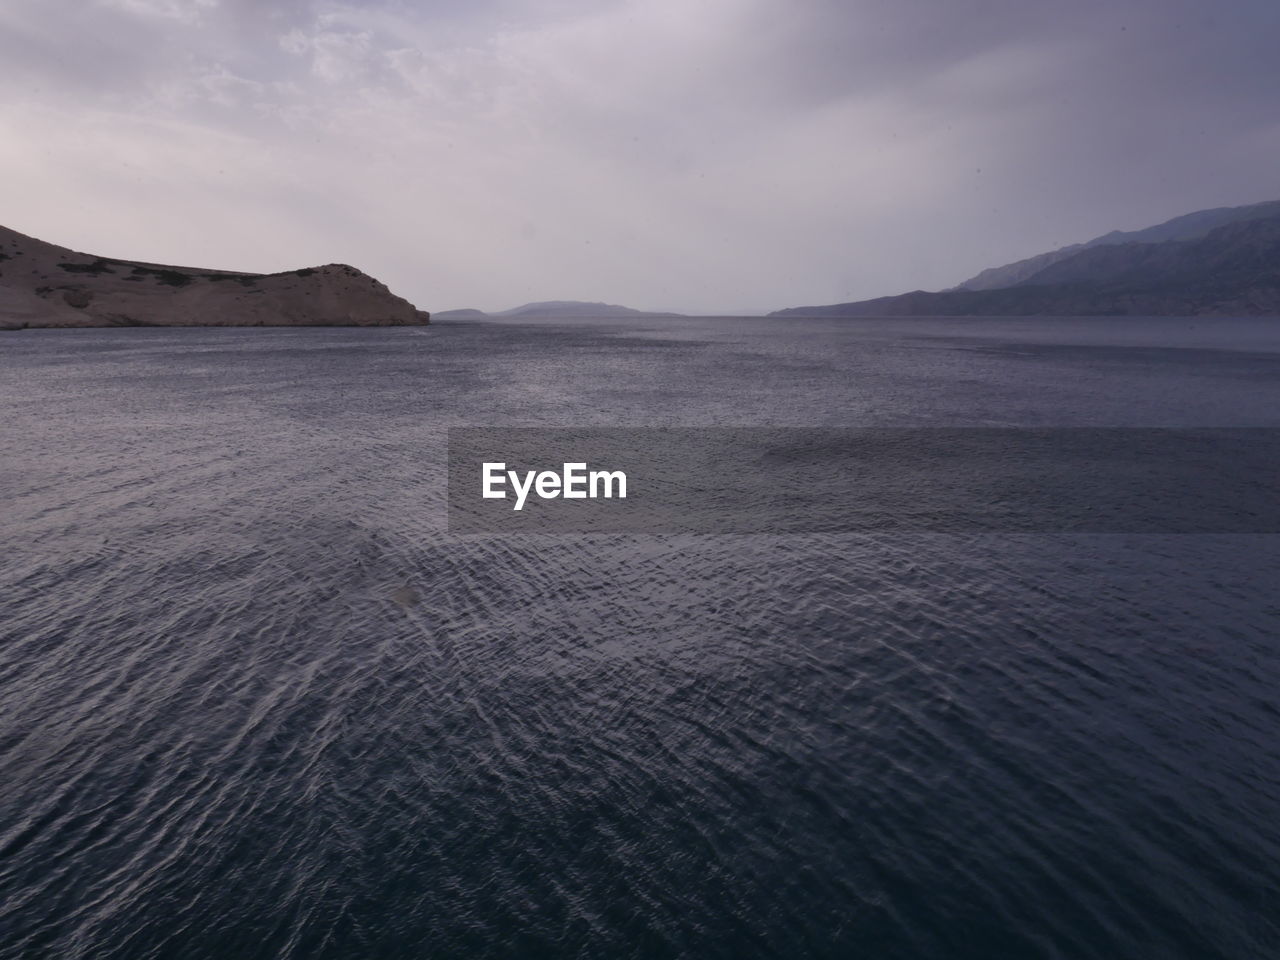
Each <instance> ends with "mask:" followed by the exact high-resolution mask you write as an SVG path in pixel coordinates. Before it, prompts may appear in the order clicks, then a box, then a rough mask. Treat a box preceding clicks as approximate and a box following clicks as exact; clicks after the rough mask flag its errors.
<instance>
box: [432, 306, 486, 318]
mask: <svg viewBox="0 0 1280 960" xmlns="http://www.w3.org/2000/svg"><path fill="white" fill-rule="evenodd" d="M434 316H435V318H436V319H437V320H475V319H478V318H480V317H487V316H488V314H487V313H485V312H484V311H483V310H474V309H472V308H470V307H464V308H463V309H461V310H437V311H436V312H435V314H434Z"/></svg>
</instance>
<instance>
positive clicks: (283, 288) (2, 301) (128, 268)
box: [0, 227, 429, 328]
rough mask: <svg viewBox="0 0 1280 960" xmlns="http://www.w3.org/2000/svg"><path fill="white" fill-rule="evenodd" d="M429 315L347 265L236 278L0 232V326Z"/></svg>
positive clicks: (385, 320) (369, 321)
mask: <svg viewBox="0 0 1280 960" xmlns="http://www.w3.org/2000/svg"><path fill="white" fill-rule="evenodd" d="M428 319H429V314H428V313H426V311H423V310H418V309H417V308H416V307H414V305H413V304H411V303H410V302H409V301H407V300H405V299H404V298H402V297H398V296H396V295H395V294H393V293H392V292H391V291H390V290H389V289H387V287H386V285H385V284H382V283H379V282H378V281H377V280H375V279H374V278H373V277H371V276H369V275H368V274H366V273H363V272H361V271H360V270H357V269H356V268H355V267H352V266H348V265H347V264H343V263H330V264H326V265H324V266H320V267H306V268H304V269H301V270H291V271H286V272H284V273H269V274H259V273H232V272H228V271H224V270H202V269H199V268H195V267H173V266H164V265H160V264H150V263H139V262H135V261H128V260H115V259H111V258H108V257H96V256H92V255H90V254H84V253H77V252H75V251H73V250H68V249H67V248H65V247H59V246H56V245H54V244H51V243H45V242H43V241H41V240H36V239H34V238H32V237H28V236H25V235H23V234H21V233H17V232H16V231H13V230H8V229H6V228H3V227H0V326H6V327H11V328H12V327H23V326H28V327H104V326H153V325H155V326H404V325H410V324H423V323H426V322H428Z"/></svg>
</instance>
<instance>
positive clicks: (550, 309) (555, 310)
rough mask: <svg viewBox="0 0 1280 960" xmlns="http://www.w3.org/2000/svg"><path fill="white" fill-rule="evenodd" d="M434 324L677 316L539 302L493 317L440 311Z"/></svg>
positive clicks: (584, 303) (606, 306) (575, 302)
mask: <svg viewBox="0 0 1280 960" xmlns="http://www.w3.org/2000/svg"><path fill="white" fill-rule="evenodd" d="M435 316H436V319H437V320H478V319H480V318H482V317H524V318H528V319H534V318H542V317H545V318H549V319H555V318H557V317H586V318H590V319H609V318H612V317H679V316H683V314H679V313H661V312H659V311H655V310H633V309H632V308H631V307H620V306H618V305H617V304H615V303H589V302H587V301H585V300H542V301H539V302H538V303H526V304H523V305H522V306H519V307H512V308H511V309H510V310H501V311H499V312H497V313H485V312H484V311H483V310H474V309H470V308H468V309H464V310H441V311H439V312H438V313H436V315H435Z"/></svg>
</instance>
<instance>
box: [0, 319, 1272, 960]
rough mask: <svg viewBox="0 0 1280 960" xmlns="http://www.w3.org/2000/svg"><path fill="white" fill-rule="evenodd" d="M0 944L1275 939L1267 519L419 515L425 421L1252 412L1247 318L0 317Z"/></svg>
mask: <svg viewBox="0 0 1280 960" xmlns="http://www.w3.org/2000/svg"><path fill="white" fill-rule="evenodd" d="M0 398H3V407H2V409H3V422H2V423H0V440H2V449H3V459H2V460H0V503H2V513H0V533H2V534H3V545H4V548H5V549H4V553H3V555H0V957H3V958H6V960H8V958H19V957H23V958H25V957H46V956H47V957H70V958H76V957H83V958H129V960H142V958H151V957H165V958H168V957H181V958H184V960H198V958H212V957H218V958H234V960H250V958H259V957H262V958H265V957H321V958H378V957H405V958H417V957H522V958H523V957H610V958H612V957H675V956H687V957H787V958H794V957H868V958H877V960H879V958H935V957H936V958H974V960H978V958H982V960H990V958H1024V957H1025V958H1072V960H1074V958H1105V960H1117V958H1160V960H1166V958H1168V960H1175V958H1232V960H1236V958H1239V960H1244V958H1264V957H1271V956H1278V955H1280V706H1278V702H1280V696H1278V694H1277V691H1278V690H1280V601H1278V600H1277V596H1278V595H1280V592H1278V591H1277V590H1276V587H1277V581H1278V578H1277V563H1278V562H1280V543H1278V542H1277V541H1278V540H1280V538H1278V537H1275V536H1271V537H1268V536H1249V535H1235V536H1150V535H1145V536H1144V535H1125V536H1119V535H1112V536H1107V535H1087V536H1086V535H1074V536H1071V535H996V534H982V535H976V534H975V535H950V536H947V535H911V536H903V535H887V534H882V535H873V534H868V535H860V536H858V535H838V536H837V535H822V536H814V535H811V536H786V537H766V536H748V537H730V536H706V537H694V536H664V537H605V536H596V537H564V538H534V537H527V538H472V539H459V538H456V537H454V538H451V537H450V536H448V535H447V534H445V533H444V532H443V518H444V488H443V476H442V471H443V430H444V428H445V427H447V426H449V425H465V424H474V425H498V424H510V425H538V424H547V425H552V424H565V425H576V424H596V425H621V424H631V425H668V424H669V425H718V424H721V425H757V424H759V425H765V424H768V425H806V426H876V425H885V426H924V425H927V426H944V425H956V426H959V425H997V426H999V425H1010V426H1039V425H1055V426H1056V425H1062V426H1065V425H1073V426H1117V425H1126V426H1280V324H1276V323H1271V322H1265V321H1261V322H1260V321H1251V322H1228V321H1221V322H1214V321H1200V322H1198V323H1192V322H1182V321H1089V322H1068V321H1037V322H1019V321H993V322H977V321H950V322H928V321H901V322H898V323H896V324H884V323H877V322H862V321H858V322H851V323H839V322H831V321H814V322H807V321H795V322H788V323H786V324H785V325H784V324H781V323H779V322H777V321H764V320H753V321H740V322H733V321H718V322H717V321H665V320H664V321H644V322H641V323H636V324H634V325H630V326H618V325H611V326H593V325H591V324H588V323H573V324H564V325H557V324H545V325H537V326H514V325H496V324H494V325H474V326H461V325H459V326H448V327H446V326H439V327H434V328H430V329H426V330H408V329H404V330H397V329H379V330H115V331H92V330H89V331H32V332H23V333H15V334H4V335H3V340H0Z"/></svg>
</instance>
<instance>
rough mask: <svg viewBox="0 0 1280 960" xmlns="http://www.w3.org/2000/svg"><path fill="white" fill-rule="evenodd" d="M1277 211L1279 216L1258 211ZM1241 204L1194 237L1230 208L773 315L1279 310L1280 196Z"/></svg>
mask: <svg viewBox="0 0 1280 960" xmlns="http://www.w3.org/2000/svg"><path fill="white" fill-rule="evenodd" d="M1268 210H1271V211H1272V212H1273V215H1272V216H1270V217H1265V218H1263V217H1260V216H1258V215H1256V214H1257V213H1258V212H1262V213H1265V212H1267V211H1268ZM1241 211H1250V212H1249V213H1248V214H1246V215H1243V216H1235V217H1234V219H1228V220H1227V222H1226V223H1225V224H1222V225H1218V226H1215V227H1210V228H1209V229H1207V230H1206V231H1205V232H1204V233H1203V234H1200V235H1198V236H1196V237H1195V238H1194V239H1174V238H1177V237H1180V236H1182V235H1183V234H1185V233H1188V232H1196V231H1199V230H1201V229H1202V228H1203V227H1204V225H1205V224H1206V223H1211V222H1215V221H1221V220H1222V219H1223V218H1224V217H1226V215H1227V213H1228V212H1229V211H1223V210H1208V211H1202V212H1201V213H1199V214H1191V215H1189V216H1187V217H1179V218H1178V219H1177V220H1171V221H1169V222H1168V223H1165V224H1160V225H1159V226H1157V227H1152V228H1150V230H1143V231H1135V232H1134V233H1132V234H1127V235H1121V236H1146V237H1149V238H1151V237H1154V238H1157V239H1156V240H1155V241H1154V242H1121V243H1111V242H1107V243H1093V244H1091V245H1084V244H1082V245H1080V246H1079V247H1077V248H1075V249H1073V250H1072V251H1071V252H1069V253H1068V254H1067V255H1066V256H1064V257H1059V258H1056V259H1045V258H1041V259H1039V260H1038V262H1036V263H1035V264H1034V266H1035V267H1036V269H1030V268H1029V267H1028V266H1026V265H1029V264H1032V261H1021V262H1020V263H1021V264H1022V265H1023V266H1022V267H1021V268H1020V269H1019V271H1016V273H1017V275H1018V279H1016V280H1014V281H1012V282H1011V283H1010V285H1008V286H1004V287H1000V288H994V289H953V290H944V291H942V292H940V293H928V292H925V291H923V290H917V291H915V292H913V293H906V294H902V295H900V296H893V297H880V298H878V299H875V300H864V301H860V302H856V303H838V304H829V305H825V306H815V307H796V308H792V309H789V310H779V311H776V312H775V313H772V314H770V316H783V317H785V316H848V317H873V316H1037V315H1058V316H1124V315H1133V316H1142V315H1147V316H1190V315H1197V314H1206V315H1219V316H1229V315H1263V316H1269V315H1280V215H1276V214H1277V212H1280V203H1274V204H1259V205H1257V206H1255V207H1246V208H1236V209H1235V211H1234V213H1236V214H1239V213H1240V212H1241ZM1108 236H1112V237H1114V236H1117V235H1116V234H1109V235H1108ZM1162 237H1163V238H1166V239H1163V240H1161V239H1159V238H1162ZM1100 239H1101V238H1100ZM1047 257H1048V255H1046V258H1047ZM1032 259H1033V260H1036V258H1032ZM1010 266H1011V267H1012V266H1019V265H1017V264H1013V265H1010ZM1000 269H1008V268H1000ZM1014 273H1015V272H1011V273H1009V274H1008V275H1007V276H1009V277H1012V276H1014ZM1024 274H1025V275H1024ZM979 276H981V274H980V275H979ZM975 279H976V278H975Z"/></svg>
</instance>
